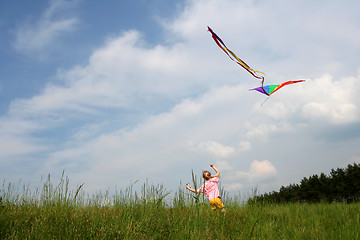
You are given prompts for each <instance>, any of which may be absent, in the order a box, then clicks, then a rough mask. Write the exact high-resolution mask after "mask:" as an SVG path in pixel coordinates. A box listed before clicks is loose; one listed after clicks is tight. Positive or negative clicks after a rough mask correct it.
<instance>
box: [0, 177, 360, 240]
mask: <svg viewBox="0 0 360 240" xmlns="http://www.w3.org/2000/svg"><path fill="white" fill-rule="evenodd" d="M68 181H69V180H68V179H67V178H64V177H62V178H61V180H60V183H58V184H57V185H53V184H52V183H51V181H50V176H49V178H48V180H47V181H46V182H45V183H44V184H43V186H42V187H41V188H39V189H36V190H35V191H33V192H32V191H30V188H29V187H28V186H26V185H24V186H22V187H19V186H15V185H14V184H11V183H5V182H4V183H3V186H2V189H1V195H0V239H360V228H359V224H360V204H359V203H352V204H347V203H331V204H329V203H317V204H307V203H290V204H270V203H267V204H265V203H256V202H255V203H251V204H249V203H246V202H242V201H241V200H240V198H239V197H230V196H228V194H226V192H224V191H223V195H224V198H223V200H224V203H225V205H226V213H222V212H216V211H212V210H211V209H210V207H209V205H208V203H207V200H206V199H205V198H204V197H203V195H194V194H190V193H189V192H188V191H186V189H185V188H184V187H179V189H178V190H177V191H176V192H174V193H171V192H169V191H167V190H166V189H165V188H164V187H163V186H162V185H150V184H148V183H144V184H140V183H137V182H134V183H131V184H130V185H129V186H128V187H127V188H126V189H124V190H120V191H117V192H116V193H115V194H113V195H111V196H110V194H109V193H108V192H105V193H97V194H94V195H87V194H86V193H85V192H84V191H83V190H82V187H83V185H80V186H78V187H77V188H76V189H75V190H69V187H68V186H69V184H68V183H69V182H68ZM195 184H196V183H195ZM135 185H140V186H141V188H140V190H139V191H136V190H135V189H134V186H135Z"/></svg>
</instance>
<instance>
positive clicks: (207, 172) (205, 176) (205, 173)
mask: <svg viewBox="0 0 360 240" xmlns="http://www.w3.org/2000/svg"><path fill="white" fill-rule="evenodd" d="M203 178H204V179H205V180H206V181H207V180H209V179H210V178H211V173H210V172H209V171H203Z"/></svg>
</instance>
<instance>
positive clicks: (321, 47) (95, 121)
mask: <svg viewBox="0 0 360 240" xmlns="http://www.w3.org/2000/svg"><path fill="white" fill-rule="evenodd" d="M359 5H360V3H358V1H347V2H346V3H344V2H342V1H335V0H333V1H316V2H314V1H291V3H289V2H288V1H280V0H270V1H251V0H246V1H245V0H244V1H240V0H239V1H235V0H224V1H221V2H220V1H216V0H206V1H205V0H198V1H191V0H187V1H166V0H154V1H145V0H136V1H115V0H109V1H105V2H104V1H103V2H101V3H100V2H98V1H81V0H75V1H65V0H52V1H36V3H32V4H29V3H28V2H27V1H2V2H1V3H0V31H1V34H0V41H1V47H0V52H1V53H0V71H1V81H0V99H1V101H0V114H1V116H0V143H1V144H0V166H1V167H0V176H1V178H2V179H4V180H6V181H10V182H12V181H18V180H19V179H22V181H24V182H29V183H31V184H36V183H38V182H39V179H41V176H46V175H47V174H48V173H50V174H51V175H53V176H54V178H55V179H56V177H57V176H59V175H61V173H62V171H63V170H65V173H66V174H67V175H68V176H69V178H70V181H71V182H72V183H73V184H74V185H77V184H81V183H83V182H84V183H85V187H86V190H87V191H90V192H93V191H98V190H104V189H114V188H115V186H117V187H118V188H123V187H126V186H128V185H129V183H130V182H131V181H135V180H140V182H144V181H146V180H148V181H149V182H151V183H155V184H158V183H159V184H164V185H165V187H166V188H167V189H169V190H174V191H175V190H176V189H177V188H178V186H179V184H180V182H182V183H187V182H190V181H191V171H192V169H193V170H194V171H195V172H196V173H198V175H200V174H201V171H202V170H208V169H209V164H210V163H214V164H215V166H217V167H218V168H219V170H220V171H221V176H222V177H221V179H222V180H221V181H222V186H223V187H224V188H225V190H227V191H228V192H235V193H238V192H241V193H244V194H246V193H249V192H251V189H253V188H257V189H258V190H259V192H265V191H273V190H278V189H279V187H280V186H282V185H288V184H290V183H297V182H299V181H300V180H301V179H302V178H303V177H307V176H309V175H312V174H318V173H321V172H324V173H329V172H330V170H331V169H332V168H337V167H346V165H347V164H349V163H353V162H358V163H359V162H360V149H359V147H358V146H359V143H360V135H359V132H360V114H359V107H360V100H359V99H358V93H359V92H360V84H359V83H360V65H359V62H360V61H359V58H360V57H359V56H360V42H359V41H358V39H360V18H359V17H358V13H357V9H359V7H360V6H359ZM207 26H211V27H212V29H213V30H214V31H215V32H216V33H217V34H218V35H219V36H220V37H221V38H222V39H223V40H224V41H225V43H226V44H227V46H228V47H229V48H230V49H231V50H233V51H234V52H235V53H236V54H237V55H238V56H239V57H240V58H242V59H243V60H245V61H246V62H247V63H248V64H249V65H250V66H252V67H253V68H255V69H257V70H261V71H263V72H265V73H266V74H267V75H266V81H267V83H269V84H279V83H281V82H284V81H287V80H296V79H306V82H305V83H299V84H296V85H291V86H287V87H285V88H283V89H282V90H280V91H278V92H277V93H276V94H274V95H272V97H271V98H270V99H268V101H267V102H266V103H265V105H263V106H262V105H261V104H262V103H263V102H264V101H265V99H266V97H265V96H263V95H260V94H258V93H256V92H249V91H248V90H249V89H250V88H254V87H257V86H258V85H259V82H258V81H257V80H256V79H254V78H253V77H252V76H251V75H249V74H248V73H247V72H246V71H244V70H243V69H242V68H240V67H239V66H237V65H236V64H235V63H233V62H232V61H231V60H230V59H229V58H228V57H227V56H226V55H225V54H224V53H223V52H222V51H221V50H220V49H219V48H218V47H217V46H216V44H215V43H214V42H213V40H212V39H211V36H210V34H209V33H208V32H207V31H206V30H207Z"/></svg>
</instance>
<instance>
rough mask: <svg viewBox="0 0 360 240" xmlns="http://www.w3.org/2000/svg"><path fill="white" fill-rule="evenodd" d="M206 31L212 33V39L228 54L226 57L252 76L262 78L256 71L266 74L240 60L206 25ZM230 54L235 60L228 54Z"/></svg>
mask: <svg viewBox="0 0 360 240" xmlns="http://www.w3.org/2000/svg"><path fill="white" fill-rule="evenodd" d="M208 31H209V32H210V33H211V35H212V38H213V39H214V41H215V43H216V44H217V45H218V46H219V47H220V48H221V49H222V50H223V51H224V52H225V53H226V55H228V57H229V58H230V59H231V60H232V61H234V62H236V63H237V64H239V65H240V66H241V67H243V68H244V69H245V70H246V71H248V72H249V73H250V74H251V75H252V76H253V77H255V78H258V79H263V80H264V77H263V76H258V75H257V73H259V74H263V75H266V74H265V73H264V72H261V71H257V70H254V69H252V68H250V66H249V65H248V64H246V63H245V62H244V61H243V60H241V59H240V58H238V57H237V56H236V55H235V53H233V52H232V51H231V50H230V49H228V48H227V47H226V45H225V43H224V42H223V41H222V40H221V38H220V37H219V36H218V35H216V33H215V32H214V31H213V30H212V29H211V28H210V27H209V26H208ZM230 55H232V56H233V57H234V58H235V59H236V61H235V60H234V59H233V58H232V57H231V56H230Z"/></svg>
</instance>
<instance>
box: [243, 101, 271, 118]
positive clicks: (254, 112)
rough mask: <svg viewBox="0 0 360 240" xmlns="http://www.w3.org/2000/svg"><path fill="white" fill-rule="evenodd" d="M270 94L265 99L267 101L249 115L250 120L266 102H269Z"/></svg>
mask: <svg viewBox="0 0 360 240" xmlns="http://www.w3.org/2000/svg"><path fill="white" fill-rule="evenodd" d="M269 98H270V96H267V98H266V99H265V101H264V102H263V103H262V104H261V105H260V106H259V107H258V108H257V109H256V110H255V111H254V112H253V113H252V114H251V115H250V116H249V119H248V120H251V119H252V118H253V117H254V115H255V114H257V113H258V112H259V111H260V109H261V108H262V107H263V106H264V105H265V103H266V102H267V100H269Z"/></svg>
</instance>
